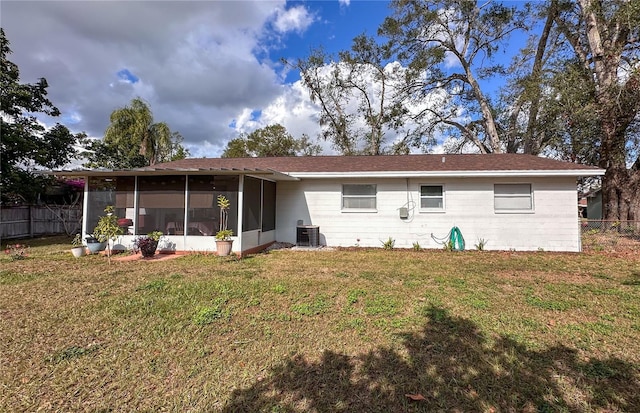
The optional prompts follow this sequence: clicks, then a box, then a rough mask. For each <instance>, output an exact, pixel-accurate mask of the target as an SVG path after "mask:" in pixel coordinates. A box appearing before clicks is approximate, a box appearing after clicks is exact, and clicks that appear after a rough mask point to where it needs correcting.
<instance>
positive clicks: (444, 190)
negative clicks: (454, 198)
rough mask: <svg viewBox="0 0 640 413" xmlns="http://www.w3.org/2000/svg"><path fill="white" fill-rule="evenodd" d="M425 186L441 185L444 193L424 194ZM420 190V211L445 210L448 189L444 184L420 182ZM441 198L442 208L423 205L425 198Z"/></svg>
mask: <svg viewBox="0 0 640 413" xmlns="http://www.w3.org/2000/svg"><path fill="white" fill-rule="evenodd" d="M425 186H439V187H440V188H442V195H441V196H423V195H422V188H423V187H425ZM418 191H419V192H418V196H419V198H420V212H445V209H446V206H447V204H446V189H445V186H444V184H420V187H419V188H418ZM440 198H442V208H428V207H423V206H422V200H423V199H440Z"/></svg>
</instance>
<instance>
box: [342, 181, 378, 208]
mask: <svg viewBox="0 0 640 413" xmlns="http://www.w3.org/2000/svg"><path fill="white" fill-rule="evenodd" d="M376 191H377V189H376V185H372V184H344V185H342V209H343V210H375V209H376Z"/></svg>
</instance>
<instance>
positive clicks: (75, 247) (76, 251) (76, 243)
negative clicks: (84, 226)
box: [71, 234, 87, 258]
mask: <svg viewBox="0 0 640 413" xmlns="http://www.w3.org/2000/svg"><path fill="white" fill-rule="evenodd" d="M71 246H72V248H71V253H72V254H73V256H74V257H76V258H78V257H82V256H83V255H85V254H86V252H87V251H86V249H85V247H84V245H82V237H81V236H80V234H76V236H75V237H74V238H73V240H72V241H71Z"/></svg>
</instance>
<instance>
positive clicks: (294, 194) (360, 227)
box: [276, 178, 580, 251]
mask: <svg viewBox="0 0 640 413" xmlns="http://www.w3.org/2000/svg"><path fill="white" fill-rule="evenodd" d="M345 183H361V184H376V185H377V211H376V212H345V211H342V210H341V191H342V184H345ZM494 183H529V184H531V185H532V189H533V202H534V210H533V212H525V213H496V212H495V211H494V208H493V185H494ZM421 184H441V185H444V189H445V211H444V212H420V208H419V206H420V192H419V191H420V185H421ZM407 188H408V190H407ZM276 199H277V216H276V226H277V230H276V239H277V240H278V241H285V242H292V243H295V242H296V239H295V238H296V223H297V221H298V220H303V222H304V224H305V225H309V224H312V225H318V226H320V234H321V243H322V244H323V245H329V246H354V245H356V244H359V245H360V246H363V247H381V246H382V243H383V242H384V241H385V240H387V239H388V238H389V237H391V238H393V239H395V241H396V242H395V246H396V247H398V248H411V247H412V244H413V243H414V242H418V243H419V244H420V245H421V246H422V247H424V248H442V246H441V245H440V244H438V243H437V242H436V241H434V240H433V239H432V237H431V234H433V235H434V236H436V237H438V238H442V237H445V236H446V235H447V234H448V233H449V231H450V230H451V228H452V227H453V226H454V225H455V226H458V227H459V228H460V230H461V231H462V234H463V236H464V238H465V241H466V245H467V249H473V248H474V244H476V243H477V241H478V239H480V238H483V239H485V240H487V244H486V248H487V249H497V250H509V249H512V248H513V249H515V250H518V251H522V250H537V249H539V248H541V249H544V250H545V251H578V250H579V245H580V244H579V236H580V233H579V226H578V216H577V206H576V205H577V204H576V203H577V195H576V182H575V178H508V179H489V178H454V179H452V178H448V179H443V178H438V179H424V178H420V179H417V178H411V179H409V180H407V179H404V178H400V179H392V178H384V179H335V180H328V179H305V180H302V181H299V182H282V181H281V182H278V187H277V198H276ZM403 206H408V207H409V219H406V220H403V219H400V217H399V208H400V207H403ZM412 206H413V207H412ZM358 240H359V241H358Z"/></svg>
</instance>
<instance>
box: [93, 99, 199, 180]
mask: <svg viewBox="0 0 640 413" xmlns="http://www.w3.org/2000/svg"><path fill="white" fill-rule="evenodd" d="M110 121H111V123H110V124H109V126H108V127H107V130H106V131H105V135H104V139H103V140H101V141H92V142H90V143H89V145H88V149H89V150H90V151H91V155H89V162H88V164H87V166H89V167H94V168H95V167H104V168H110V169H127V168H140V167H144V166H149V165H154V164H156V163H160V162H167V161H172V160H177V159H183V158H185V157H186V156H188V151H187V150H186V149H184V147H183V146H182V141H183V138H182V135H180V134H179V133H178V132H171V129H170V128H169V126H168V125H167V124H166V123H165V122H159V123H154V119H153V113H152V112H151V109H150V108H149V105H148V104H147V103H146V102H145V101H144V100H142V99H141V98H135V99H133V100H132V101H131V103H130V104H129V105H127V106H125V107H123V108H118V109H116V110H114V111H113V112H112V113H111V117H110Z"/></svg>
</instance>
